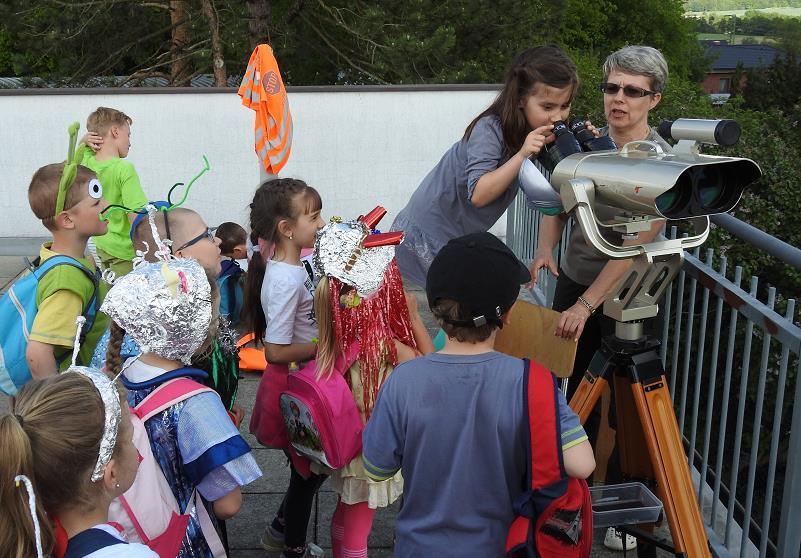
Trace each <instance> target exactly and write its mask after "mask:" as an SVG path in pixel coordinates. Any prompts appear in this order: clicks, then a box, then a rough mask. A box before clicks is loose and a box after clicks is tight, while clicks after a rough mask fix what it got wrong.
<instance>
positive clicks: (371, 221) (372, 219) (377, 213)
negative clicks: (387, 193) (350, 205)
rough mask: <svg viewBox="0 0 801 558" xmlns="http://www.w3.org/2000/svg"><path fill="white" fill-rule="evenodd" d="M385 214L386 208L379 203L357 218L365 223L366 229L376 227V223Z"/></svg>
mask: <svg viewBox="0 0 801 558" xmlns="http://www.w3.org/2000/svg"><path fill="white" fill-rule="evenodd" d="M386 214H387V210H386V209H384V208H383V207H381V206H380V205H377V206H376V207H375V209H373V210H372V211H371V212H370V213H368V214H367V215H363V216H361V217H359V219H358V220H359V221H361V222H362V223H364V224H365V225H367V228H368V229H370V230H373V229H374V228H375V227H376V225H378V222H379V221H381V219H383V218H384V215H386Z"/></svg>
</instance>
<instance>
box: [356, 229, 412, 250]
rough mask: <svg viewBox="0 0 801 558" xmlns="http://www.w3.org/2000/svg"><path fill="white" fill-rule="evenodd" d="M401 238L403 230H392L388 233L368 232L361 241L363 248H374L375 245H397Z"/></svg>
mask: <svg viewBox="0 0 801 558" xmlns="http://www.w3.org/2000/svg"><path fill="white" fill-rule="evenodd" d="M401 240H403V231H393V232H388V233H376V234H368V235H367V237H366V238H365V239H364V240H363V241H362V245H363V246H364V247H365V248H375V247H376V246H392V245H393V244H395V245H397V244H400V243H401Z"/></svg>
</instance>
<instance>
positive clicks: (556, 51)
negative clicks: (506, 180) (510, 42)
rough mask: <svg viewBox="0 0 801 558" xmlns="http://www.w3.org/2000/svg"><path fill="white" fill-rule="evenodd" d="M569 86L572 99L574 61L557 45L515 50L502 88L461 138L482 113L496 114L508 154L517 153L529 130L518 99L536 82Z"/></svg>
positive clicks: (575, 81) (469, 130) (575, 78)
mask: <svg viewBox="0 0 801 558" xmlns="http://www.w3.org/2000/svg"><path fill="white" fill-rule="evenodd" d="M540 84H542V85H549V86H551V87H556V88H559V89H561V88H563V87H572V89H573V93H572V94H571V99H572V98H573V95H575V93H576V90H577V89H578V84H579V78H578V71H577V70H576V65H575V64H574V63H573V61H572V60H571V59H570V57H569V56H568V55H567V54H565V53H564V52H563V51H562V49H560V48H559V47H558V46H556V45H547V46H538V47H533V48H529V49H526V50H524V51H523V52H521V53H520V54H518V55H517V56H516V57H515V59H514V61H513V62H512V65H511V66H509V69H508V70H507V71H506V77H505V79H504V82H503V89H501V92H500V93H498V96H497V97H496V98H495V100H494V101H493V102H492V104H491V105H490V106H489V107H487V109H486V110H484V112H482V113H481V114H479V115H478V116H476V117H475V119H474V120H473V121H472V122H471V123H470V125H469V126H468V127H467V129H466V130H465V132H464V137H463V138H462V140H463V141H467V140H468V139H469V138H470V134H471V133H473V128H475V126H476V123H477V122H478V121H479V120H481V119H482V118H484V117H485V116H497V117H498V119H499V120H500V121H501V129H502V130H503V142H504V144H506V150H507V152H508V153H509V154H514V153H516V152H517V151H518V150H519V149H520V147H521V146H522V145H523V141H524V140H525V139H526V136H527V135H528V133H529V132H530V131H531V127H530V126H529V125H528V122H527V121H526V117H525V115H524V114H523V111H522V110H520V103H521V102H524V101H525V100H526V99H527V98H528V97H529V95H531V94H532V93H534V88H535V87H536V86H537V85H540Z"/></svg>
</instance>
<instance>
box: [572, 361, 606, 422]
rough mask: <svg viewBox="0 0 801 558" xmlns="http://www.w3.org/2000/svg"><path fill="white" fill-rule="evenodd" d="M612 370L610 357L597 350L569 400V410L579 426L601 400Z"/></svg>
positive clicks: (585, 420)
mask: <svg viewBox="0 0 801 558" xmlns="http://www.w3.org/2000/svg"><path fill="white" fill-rule="evenodd" d="M613 369H614V365H613V363H612V360H611V355H610V354H609V353H607V352H606V351H605V350H604V349H603V348H601V349H598V351H596V353H595V355H594V356H593V357H592V361H591V362H590V367H589V369H588V370H587V371H586V372H585V373H584V377H583V378H582V379H581V383H580V384H579V386H578V388H577V389H576V393H574V394H573V397H571V398H570V403H569V404H570V408H571V409H573V412H574V413H576V414H577V415H578V417H579V420H580V421H581V424H584V423H585V422H587V417H589V416H590V413H591V412H592V410H593V409H594V408H595V404H596V403H598V400H599V399H600V398H601V394H602V393H603V391H604V388H605V387H606V386H607V385H608V383H609V374H611V372H612V370H613Z"/></svg>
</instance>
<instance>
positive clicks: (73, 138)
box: [53, 122, 86, 217]
mask: <svg viewBox="0 0 801 558" xmlns="http://www.w3.org/2000/svg"><path fill="white" fill-rule="evenodd" d="M80 128H81V125H80V124H78V123H77V122H73V123H72V124H70V125H69V127H68V128H67V132H68V133H69V136H70V139H69V144H68V146H67V160H66V161H65V162H64V171H63V172H62V173H61V180H60V181H59V183H58V198H56V213H55V215H53V216H54V217H55V216H57V215H58V214H59V213H61V212H62V211H64V202H65V201H66V200H67V192H69V191H70V188H71V187H72V183H73V182H75V176H76V175H77V174H78V165H79V164H80V163H81V161H83V155H84V151H85V150H86V146H85V145H84V144H81V145H79V146H78V149H77V150H76V149H75V143H76V142H77V141H78V130H79V129H80Z"/></svg>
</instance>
